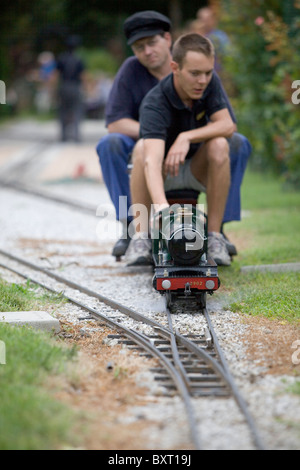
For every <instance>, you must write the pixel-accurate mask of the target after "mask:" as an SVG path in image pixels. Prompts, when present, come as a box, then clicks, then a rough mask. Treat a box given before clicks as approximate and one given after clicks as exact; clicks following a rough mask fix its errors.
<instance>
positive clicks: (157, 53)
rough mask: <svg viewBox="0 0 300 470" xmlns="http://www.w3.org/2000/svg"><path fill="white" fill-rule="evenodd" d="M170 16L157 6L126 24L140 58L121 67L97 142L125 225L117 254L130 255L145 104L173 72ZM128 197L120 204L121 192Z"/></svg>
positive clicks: (114, 252)
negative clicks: (135, 157) (133, 180)
mask: <svg viewBox="0 0 300 470" xmlns="http://www.w3.org/2000/svg"><path fill="white" fill-rule="evenodd" d="M170 29H171V22H170V20H169V19H168V18H167V17H166V16H164V15H162V14H160V13H158V12H156V11H142V12H139V13H136V14H134V15H132V16H130V17H129V18H128V19H127V20H126V21H125V23H124V33H125V36H126V38H127V41H128V45H130V46H131V47H132V50H133V52H134V54H135V55H134V57H129V58H128V59H127V60H125V62H124V63H123V65H122V66H121V68H120V70H119V72H118V74H117V75H116V78H115V80H114V84H113V87H112V90H111V93H110V96H109V100H108V104H107V107H106V125H107V128H108V132H109V134H108V135H107V136H105V137H104V138H102V139H101V140H100V142H99V144H98V146H97V153H98V155H99V160H100V165H101V169H102V175H103V179H104V182H105V184H106V186H107V189H108V191H109V194H110V197H111V200H112V202H113V204H114V206H115V209H116V215H117V220H119V221H120V222H121V223H122V225H123V227H124V235H123V237H122V238H121V239H120V240H118V241H117V243H116V245H115V246H114V249H113V253H112V254H113V256H116V257H120V256H122V255H124V254H125V252H126V249H127V247H128V244H129V242H130V239H129V237H128V236H127V226H128V224H129V222H130V221H131V218H130V216H128V213H129V208H130V205H131V197H130V189H129V178H128V170H127V166H128V161H129V158H130V154H131V152H132V150H133V147H134V145H135V143H136V141H137V140H138V138H139V132H140V125H139V107H140V104H141V102H142V100H143V98H144V97H145V95H146V94H147V93H148V91H150V90H151V89H152V88H153V87H154V86H155V85H157V84H158V82H159V81H160V80H161V79H162V78H164V77H165V76H167V75H168V74H169V73H170V72H171V69H170V63H171V60H172V57H171V51H170V49H171V45H172V39H171V34H170ZM120 196H125V197H126V199H125V198H124V199H123V200H122V201H123V202H124V201H125V202H124V203H121V204H120V201H119V197H120Z"/></svg>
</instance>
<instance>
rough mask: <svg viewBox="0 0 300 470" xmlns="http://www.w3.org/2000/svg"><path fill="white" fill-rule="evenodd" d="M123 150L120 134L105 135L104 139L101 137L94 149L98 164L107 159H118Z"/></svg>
mask: <svg viewBox="0 0 300 470" xmlns="http://www.w3.org/2000/svg"><path fill="white" fill-rule="evenodd" d="M123 149H124V145H123V136H122V134H107V135H106V136H105V137H102V139H101V140H100V141H99V143H98V145H97V147H96V151H97V154H98V156H99V159H100V162H101V161H103V160H106V159H107V158H109V159H115V158H120V155H121V154H122V153H123V152H124V150H123Z"/></svg>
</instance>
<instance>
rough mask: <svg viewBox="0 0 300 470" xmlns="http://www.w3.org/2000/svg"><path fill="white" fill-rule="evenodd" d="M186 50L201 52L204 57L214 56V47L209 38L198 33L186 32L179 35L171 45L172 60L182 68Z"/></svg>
mask: <svg viewBox="0 0 300 470" xmlns="http://www.w3.org/2000/svg"><path fill="white" fill-rule="evenodd" d="M188 51H194V52H201V53H202V54H204V55H205V56H206V57H214V55H215V48H214V46H213V44H212V42H211V41H210V39H208V38H206V37H204V36H202V35H201V34H198V33H188V34H184V35H183V36H180V37H179V38H178V39H177V41H176V42H175V43H174V46H173V60H174V62H177V63H178V64H179V67H180V68H182V66H183V61H184V58H185V56H186V54H187V52H188Z"/></svg>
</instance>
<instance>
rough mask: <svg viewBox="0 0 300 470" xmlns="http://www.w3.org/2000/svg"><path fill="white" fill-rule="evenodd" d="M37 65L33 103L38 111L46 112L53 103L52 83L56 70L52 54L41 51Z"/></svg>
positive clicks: (51, 107)
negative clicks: (35, 90)
mask: <svg viewBox="0 0 300 470" xmlns="http://www.w3.org/2000/svg"><path fill="white" fill-rule="evenodd" d="M38 65H39V71H38V76H37V82H38V84H37V93H36V96H35V105H36V108H37V111H38V112H39V113H47V112H49V111H51V109H53V105H54V90H53V83H54V76H55V70H56V61H55V57H54V54H53V53H52V52H50V51H45V52H41V54H39V56H38Z"/></svg>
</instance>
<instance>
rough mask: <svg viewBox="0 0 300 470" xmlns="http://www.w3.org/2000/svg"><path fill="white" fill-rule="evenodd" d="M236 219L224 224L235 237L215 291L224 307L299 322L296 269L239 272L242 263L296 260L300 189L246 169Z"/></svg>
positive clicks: (298, 256) (299, 277)
mask: <svg viewBox="0 0 300 470" xmlns="http://www.w3.org/2000/svg"><path fill="white" fill-rule="evenodd" d="M242 207H243V211H244V214H245V215H244V217H243V219H242V221H241V222H233V223H230V224H228V225H227V226H226V227H225V231H226V234H227V235H228V236H229V238H232V239H235V240H237V248H238V252H239V253H238V256H237V257H236V258H234V262H233V263H232V266H231V267H229V268H225V267H224V268H223V267H221V268H220V269H219V275H220V279H221V283H222V288H221V289H220V291H219V292H218V293H217V296H219V299H220V300H221V301H222V302H223V304H224V308H226V309H230V310H232V311H238V312H241V313H245V314H251V315H263V316H266V317H268V318H274V319H275V318H276V319H278V320H282V321H290V322H299V319H300V298H299V285H300V282H299V281H300V273H296V272H286V273H271V272H269V273H262V272H251V273H243V274H242V273H241V270H240V268H241V267H242V266H248V265H261V264H278V263H292V262H300V217H299V209H300V192H296V191H290V190H288V189H286V188H284V187H283V186H282V183H281V181H280V180H278V179H276V178H275V177H272V176H268V175H265V174H264V175H260V174H256V173H251V172H249V171H248V172H246V175H245V178H244V182H243V186H242Z"/></svg>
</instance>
